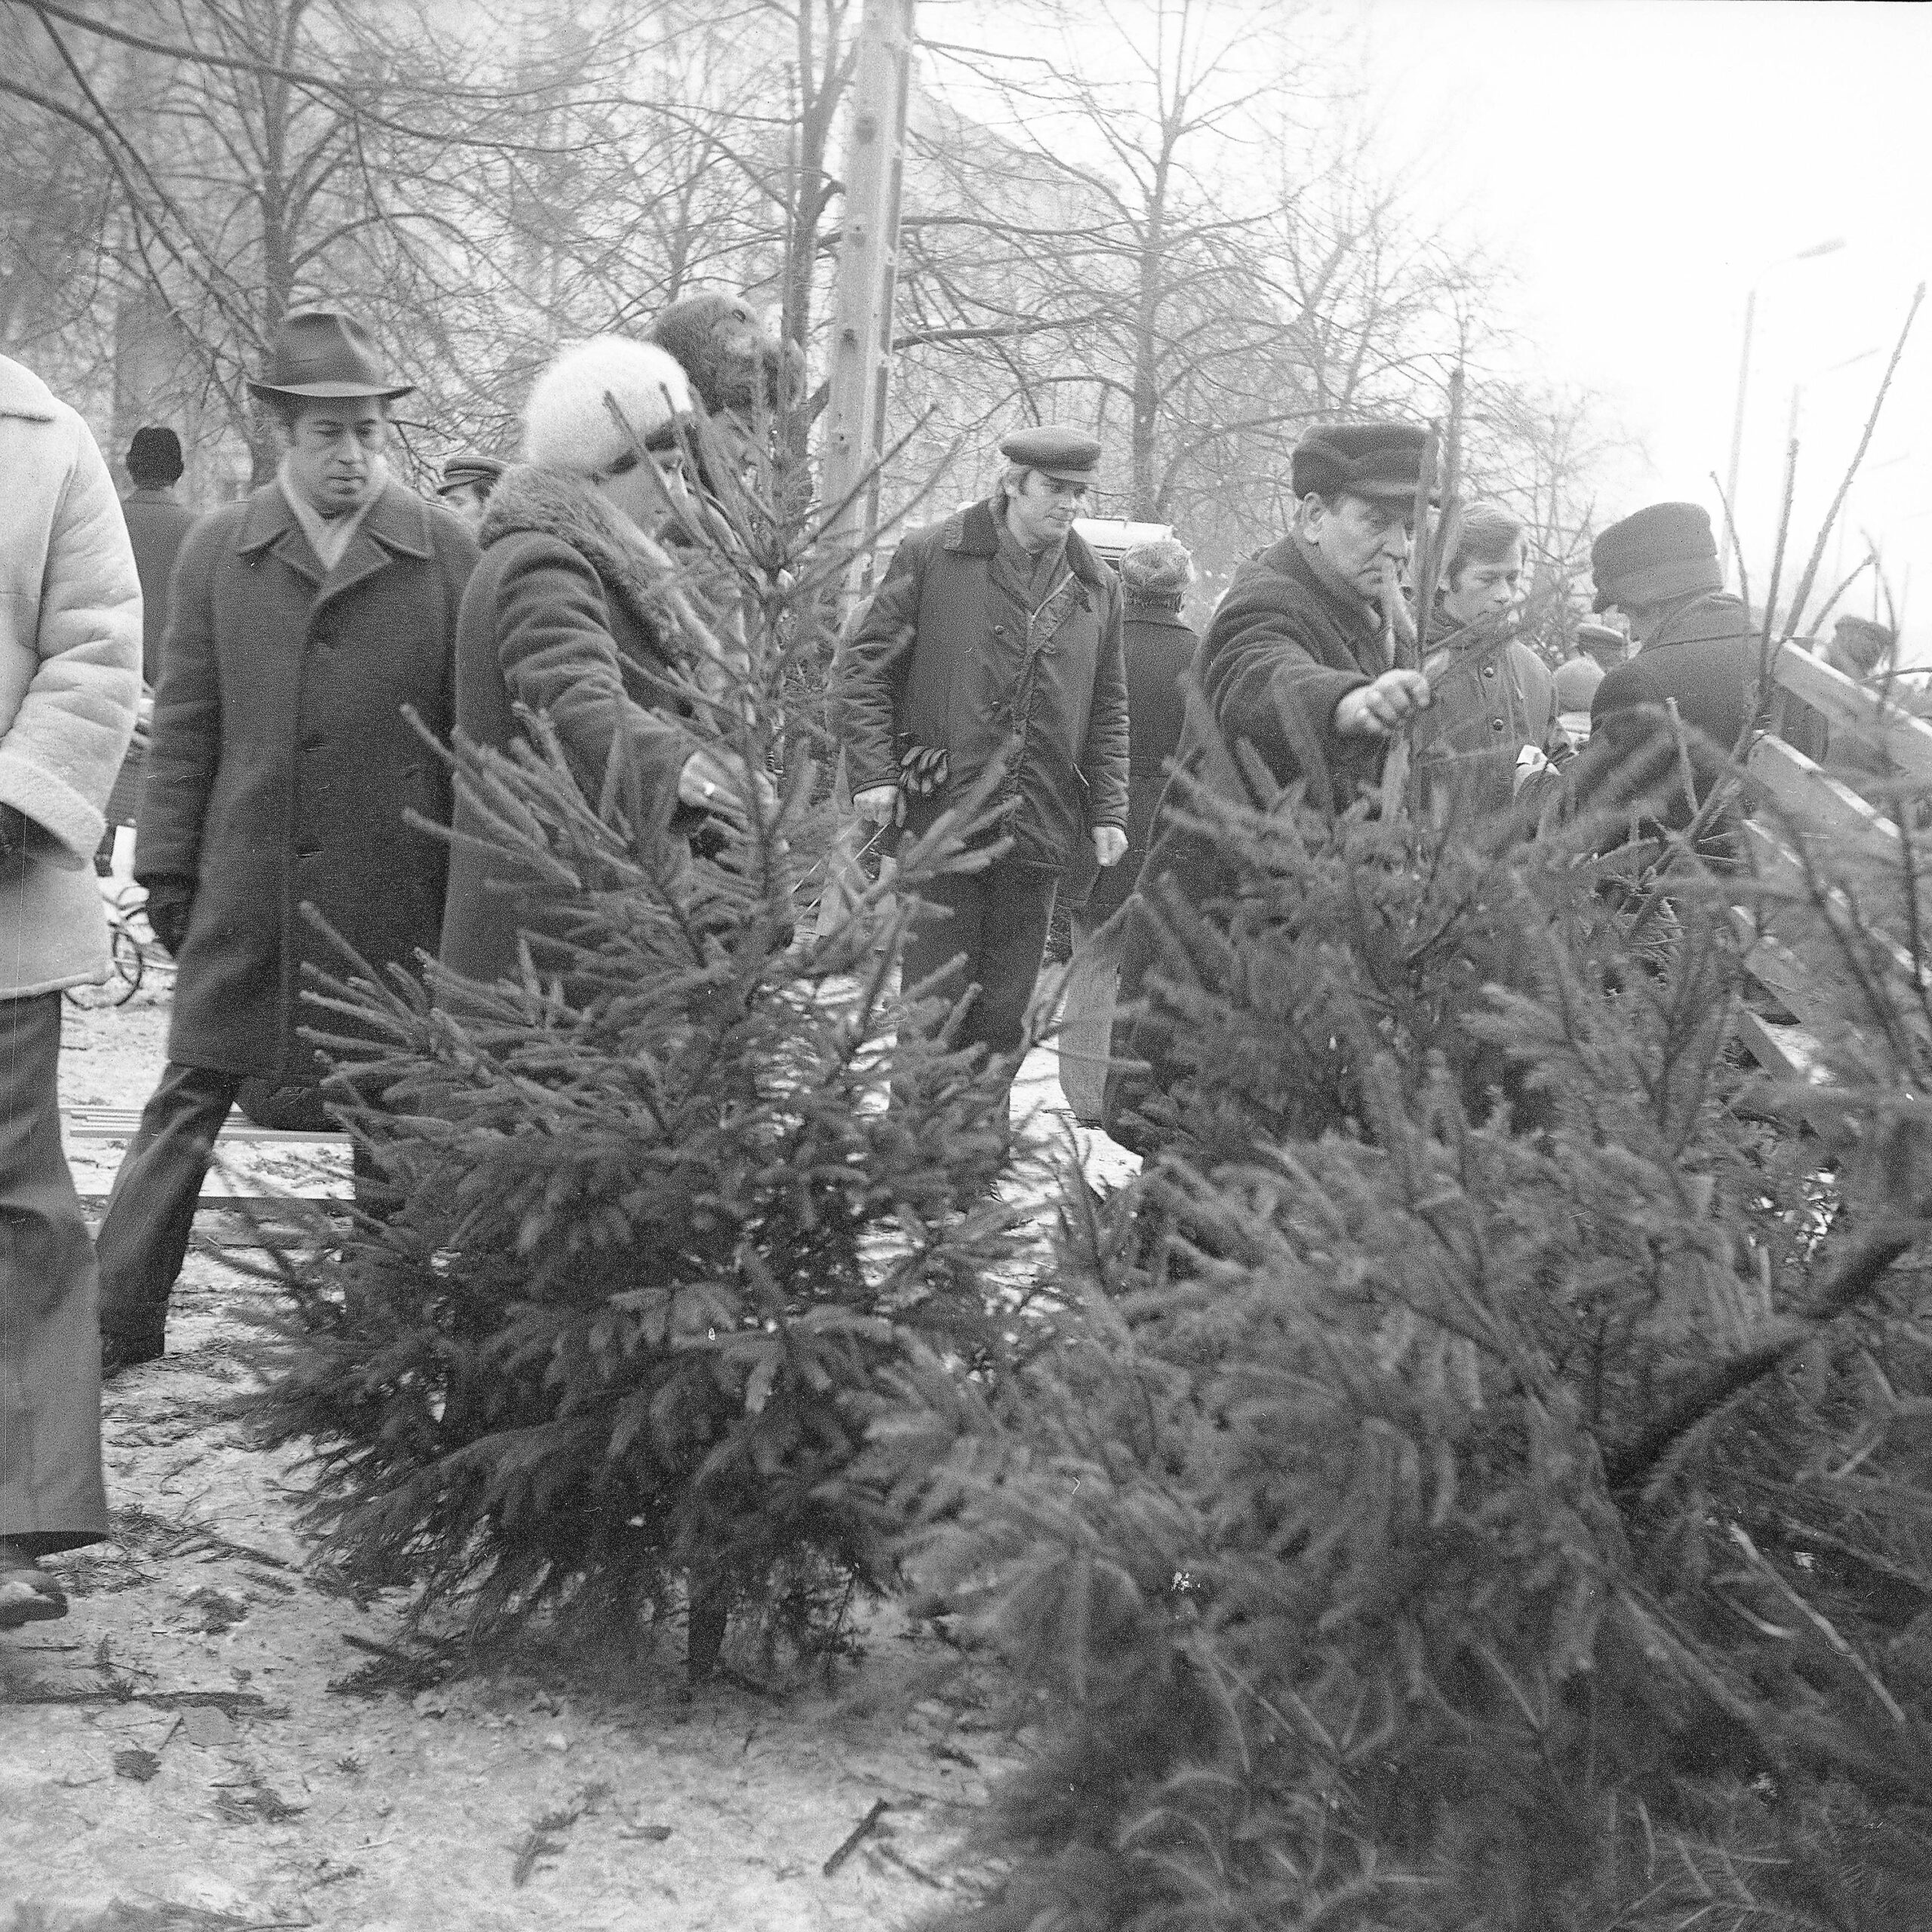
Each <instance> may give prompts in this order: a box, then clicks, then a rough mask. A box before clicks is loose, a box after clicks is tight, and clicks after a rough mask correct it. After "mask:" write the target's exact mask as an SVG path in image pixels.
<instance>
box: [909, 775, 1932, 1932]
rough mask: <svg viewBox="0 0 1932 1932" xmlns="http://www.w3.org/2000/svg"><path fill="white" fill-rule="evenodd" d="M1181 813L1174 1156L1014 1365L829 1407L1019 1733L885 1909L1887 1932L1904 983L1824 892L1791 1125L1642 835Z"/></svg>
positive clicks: (1736, 954) (1890, 954) (1687, 894)
mask: <svg viewBox="0 0 1932 1932" xmlns="http://www.w3.org/2000/svg"><path fill="white" fill-rule="evenodd" d="M1186 809H1187V810H1188V811H1189V813H1190V814H1192V816H1193V817H1195V820H1197V822H1198V826H1199V827H1200V829H1201V831H1202V832H1204V834H1205V835H1207V837H1209V838H1211V840H1212V841H1213V844H1214V849H1215V850H1216V851H1217V853H1218V854H1221V855H1222V856H1223V857H1224V858H1225V859H1226V861H1227V863H1228V865H1229V869H1230V872H1231V875H1232V884H1230V886H1229V890H1228V891H1226V894H1224V895H1223V896H1222V897H1219V898H1217V900H1214V902H1213V903H1211V904H1208V905H1207V906H1192V905H1190V904H1189V903H1188V902H1187V901H1186V899H1184V898H1183V897H1180V896H1177V895H1176V896H1171V897H1166V898H1164V900H1163V901H1162V906H1161V912H1162V918H1163V922H1164V928H1165V931H1166V934H1167V939H1168V945H1167V947H1166V950H1165V952H1164V964H1163V966H1162V968H1161V971H1159V972H1158V974H1156V975H1155V989H1154V993H1153V997H1154V998H1155V1001H1157V1003H1158V1004H1159V1005H1160V1006H1161V1008H1162V1009H1163V1010H1164V1011H1165V1012H1166V1013H1167V1014H1168V1017H1170V1018H1171V1020H1174V1022H1175V1025H1174V1032H1173V1038H1174V1041H1175V1042H1176V1046H1175V1051H1176V1054H1177V1078H1176V1079H1175V1081H1174V1093H1175V1096H1176V1104H1175V1107H1174V1114H1173V1117H1172V1123H1171V1124H1172V1126H1173V1128H1174V1134H1175V1138H1174V1140H1173V1142H1172V1143H1171V1145H1170V1146H1169V1147H1168V1149H1167V1150H1166V1151H1165V1152H1164V1153H1163V1155H1161V1158H1159V1159H1158V1160H1157V1161H1154V1162H1153V1163H1152V1164H1150V1165H1149V1168H1148V1169H1147V1170H1146V1171H1145V1172H1144V1173H1143V1175H1142V1177H1140V1179H1139V1180H1137V1182H1136V1183H1134V1184H1133V1185H1132V1186H1131V1187H1130V1188H1128V1189H1126V1190H1124V1192H1121V1193H1119V1194H1117V1195H1115V1196H1114V1197H1112V1198H1111V1199H1110V1200H1109V1201H1106V1202H1105V1203H1100V1202H1098V1201H1094V1200H1091V1199H1089V1198H1087V1197H1086V1195H1084V1192H1081V1191H1078V1190H1076V1191H1075V1193H1074V1194H1073V1195H1072V1197H1071V1198H1069V1203H1068V1212H1067V1217H1066V1229H1067V1232H1066V1238H1065V1241H1064V1244H1063V1247H1064V1254H1063V1272H1064V1274H1065V1275H1066V1279H1067V1281H1068V1283H1069V1287H1070V1291H1072V1292H1075V1293H1076V1294H1078V1296H1079V1297H1080V1300H1081V1307H1080V1309H1079V1310H1078V1313H1077V1315H1072V1316H1069V1317H1068V1318H1066V1320H1065V1321H1063V1323H1062V1324H1061V1325H1060V1331H1059V1335H1058V1338H1057V1341H1056V1343H1055V1345H1054V1346H1053V1347H1052V1348H1051V1349H1050V1350H1048V1352H1045V1353H1044V1354H1043V1355H1041V1356H1040V1357H1039V1358H1037V1359H1036V1360H1035V1361H1032V1362H1031V1363H1030V1364H1027V1365H1026V1366H1025V1367H1023V1369H1021V1370H1020V1371H1019V1372H1018V1373H1017V1374H1015V1375H1014V1376H1013V1377H1010V1378H1008V1380H1007V1381H1006V1382H1005V1383H1004V1384H1002V1385H1001V1387H1000V1388H999V1389H998V1391H997V1392H995V1394H994V1395H993V1396H992V1398H991V1399H986V1398H983V1397H982V1396H981V1395H980V1393H979V1392H977V1391H975V1390H973V1389H965V1388H962V1387H961V1385H960V1384H959V1383H958V1382H957V1381H956V1380H954V1379H952V1378H950V1377H947V1376H946V1375H945V1374H944V1373H943V1368H942V1366H941V1365H940V1364H939V1363H937V1361H934V1362H932V1363H930V1364H927V1365H926V1366H925V1367H924V1368H923V1369H921V1368H920V1367H918V1366H916V1365H915V1368H914V1369H913V1370H912V1371H911V1372H909V1373H908V1374H905V1375H903V1376H902V1377H901V1378H900V1392H901V1401H900V1405H899V1406H898V1407H897V1409H896V1411H894V1413H893V1414H891V1416H890V1417H888V1418H886V1419H885V1420H882V1421H881V1423H879V1424H878V1425H876V1426H875V1432H874V1443H873V1451H872V1453H873V1454H874V1456H875V1457H876V1458H877V1459H878V1461H879V1463H880V1464H881V1468H882V1469H883V1470H884V1472H886V1476H887V1479H888V1480H890V1481H897V1483H899V1484H900V1485H901V1487H902V1491H903V1493H905V1494H908V1495H910V1494H913V1493H915V1492H916V1493H918V1494H923V1496H924V1499H925V1502H924V1507H925V1511H926V1516H925V1524H924V1529H923V1530H922V1531H921V1534H920V1536H919V1537H918V1540H917V1547H916V1555H915V1559H914V1561H913V1564H912V1567H913V1569H914V1571H915V1574H918V1575H919V1576H920V1577H921V1578H922V1580H923V1581H924V1583H925V1584H926V1585H927V1586H928V1587H929V1588H930V1589H931V1590H932V1591H933V1592H934V1593H935V1595H936V1596H937V1598H938V1599H939V1600H941V1601H945V1602H946V1603H947V1604H949V1606H950V1607H952V1609H953V1610H954V1611H955V1612H957V1613H958V1614H959V1615H960V1617H961V1623H962V1626H963V1627H966V1628H969V1629H977V1630H978V1631H979V1632H980V1633H981V1634H982V1635H984V1636H985V1637H986V1638H989V1639H990V1640H991V1641H994V1642H995V1643H996V1644H998V1646H999V1647H1000V1648H1001V1651H1003V1652H1004V1654H1005V1655H1006V1656H1007V1657H1008V1658H1009V1659H1010V1660H1011V1663H1012V1664H1013V1666H1014V1669H1015V1670H1016V1672H1017V1674H1018V1677H1019V1681H1020V1687H1021V1690H1022V1692H1023V1699H1022V1703H1021V1713H1022V1715H1023V1718H1024V1719H1025V1721H1026V1722H1027V1723H1028V1724H1029V1727H1030V1734H1031V1736H1032V1738H1033V1739H1034V1740H1035V1744H1034V1749H1033V1752H1032V1757H1031V1759H1030V1761H1029V1763H1028V1764H1027V1765H1026V1767H1025V1768H1023V1770H1020V1772H1019V1773H1017V1774H1015V1775H1014V1776H1013V1777H1011V1779H1010V1780H1008V1783H1007V1785H1006V1786H1005V1788H1004V1790H1001V1791H996V1792H995V1804H994V1807H993V1810H992V1814H991V1815H990V1817H989V1820H988V1822H987V1823H986V1826H985V1827H984V1829H983V1830H982V1831H981V1832H980V1833H979V1834H978V1837H977V1847H978V1850H979V1851H980V1854H982V1855H983V1857H984V1858H985V1860H986V1863H984V1864H983V1865H982V1866H980V1868H979V1869H980V1875H981V1876H982V1878H983V1884H982V1885H981V1887H980V1888H979V1890H978V1892H977V1897H975V1898H974V1900H973V1901H972V1902H971V1903H961V1904H959V1905H957V1906H951V1907H949V1908H947V1909H945V1910H943V1911H942V1912H940V1915H939V1916H938V1918H937V1921H936V1922H937V1924H940V1925H943V1926H944V1927H948V1928H950V1929H951V1932H966V1928H972V1932H1040V1928H1044V1927H1054V1928H1055V1932H1154V1929H1155V1928H1159V1932H1171V1928H1175V1927H1201V1928H1207V1927H1213V1928H1215V1929H1216V1932H1263V1928H1267V1932H1281V1928H1287V1927H1296V1928H1302V1927H1306V1928H1311V1932H1312V1928H1314V1927H1322V1928H1324V1932H1371V1928H1373V1932H1609V1928H1611V1927H1618V1928H1630V1929H1631V1932H1635V1929H1636V1928H1643V1929H1644V1932H1663V1929H1664V1928H1666V1927H1690V1926H1700V1927H1724V1928H1725V1929H1726V1932H1758V1929H1759V1928H1761V1929H1762V1932H1770V1928H1773V1927H1778V1928H1792V1927H1810V1928H1816V1929H1817V1932H1824V1928H1827V1927H1829V1928H1835V1932H1903V1929H1904V1928H1906V1927H1912V1926H1915V1925H1918V1924H1923V1923H1924V1920H1925V1909H1926V1908H1925V1900H1926V1899H1927V1897H1932V1803H1928V1801H1927V1791H1928V1789H1932V1785H1929V1784H1928V1773H1932V1751H1929V1750H1928V1746H1932V1728H1929V1727H1928V1725H1929V1724H1932V1540H1928V1534H1927V1531H1928V1512H1927V1508H1926V1497H1927V1495H1928V1494H1932V1489H1928V1481H1932V1433H1928V1431H1927V1426H1926V1418H1927V1416H1928V1415H1932V1364H1929V1363H1928V1359H1927V1351H1926V1349H1925V1346H1924V1312H1925V1293H1926V1286H1927V1284H1926V1278H1925V1276H1924V1272H1923V1270H1922V1269H1921V1268H1919V1267H1918V1266H1915V1254H1916V1250H1915V1243H1916V1242H1917V1241H1918V1239H1919V1238H1920V1237H1921V1235H1922V1234H1923V1233H1924V1232H1925V1231H1926V1230H1927V1228H1928V1226H1932V1222H1928V1214H1932V1122H1928V1121H1927V1118H1926V1116H1925V1112H1924V1103H1923V1101H1922V1099H1921V1096H1922V1095H1923V1094H1924V1092H1925V1091H1927V1087H1926V1082H1927V1078H1928V1076H1932V1018H1928V1015H1929V1014H1932V1008H1928V1007H1927V1002H1926V997H1925V993H1924V980H1923V975H1922V968H1915V966H1914V965H1913V964H1912V961H1911V959H1910V958H1906V957H1903V955H1902V954H1901V952H1900V948H1899V947H1898V946H1896V945H1895V944H1893V945H1887V944H1881V943H1876V942H1875V941H1874V940H1873V939H1872V936H1871V935H1870V934H1869V933H1868V934H1863V935H1861V933H1860V931H1859V929H1858V927H1857V919H1856V916H1855V913H1854V911H1853V910H1852V909H1850V908H1849V907H1848V903H1847V902H1846V901H1845V900H1842V899H1833V898H1832V897H1830V895H1829V894H1823V893H1821V894H1820V907H1821V908H1822V909H1823V915H1824V916H1826V918H1835V919H1837V920H1838V921H1839V926H1838V937H1839V938H1840V940H1841V942H1842V944H1843V947H1844V952H1845V955H1846V957H1847V959H1848V960H1849V959H1853V958H1856V959H1857V961H1858V962H1859V963H1860V965H1861V967H1862V969H1863V971H1865V972H1866V977H1867V985H1866V995H1867V997H1866V1004H1864V1006H1863V1008H1861V1009H1860V1011H1858V1013H1857V1014H1856V1015H1855V1016H1854V1017H1857V1019H1858V1020H1859V1022H1860V1026H1859V1030H1858V1039H1859V1041H1862V1043H1863V1044H1860V1045H1858V1046H1857V1047H1856V1048H1855V1049H1854V1048H1847V1053H1846V1055H1845V1056H1844V1057H1841V1058H1840V1060H1838V1073H1839V1075H1840V1077H1841V1084H1839V1085H1838V1087H1837V1088H1835V1089H1834V1091H1833V1094H1832V1100H1831V1102H1830V1104H1829V1106H1821V1105H1820V1101H1819V1096H1818V1094H1817V1090H1815V1089H1811V1090H1807V1091H1804V1092H1793V1091H1787V1090H1785V1089H1783V1088H1779V1087H1777V1086H1775V1085H1774V1084H1771V1083H1769V1082H1767V1081H1766V1080H1765V1079H1764V1078H1762V1077H1761V1076H1760V1075H1758V1074H1757V1073H1756V1072H1755V1069H1752V1067H1751V1066H1750V1065H1749V1063H1748V1062H1746V1060H1744V1059H1743V1057H1742V1056H1741V1055H1740V1054H1739V1052H1738V1051H1737V1048H1736V1047H1735V1046H1734V1044H1733V1043H1732V1032H1733V1027H1732V1023H1733V1020H1734V1015H1735V1014H1736V1011H1737V1006H1738V1002H1739V1001H1740V1000H1741V999H1742V998H1744V997H1745V989H1744V984H1743V980H1742V978H1741V976H1740V943H1741V942H1740V939H1739V937H1738V934H1739V927H1738V924H1737V921H1736V919H1735V917H1734V912H1733V910H1732V908H1733V906H1734V904H1735V903H1737V901H1738V900H1740V899H1747V898H1749V897H1752V896H1753V895H1754V894H1757V893H1758V887H1757V886H1756V885H1755V884H1754V883H1753V882H1752V881H1750V880H1749V879H1748V878H1737V877H1735V876H1734V877H1730V878H1724V879H1722V880H1715V879H1712V878H1709V877H1708V876H1706V875H1703V873H1702V872H1700V868H1699V867H1698V866H1697V863H1696V860H1695V857H1694V854H1691V853H1690V852H1689V851H1687V850H1685V849H1679V850H1678V851H1676V852H1675V853H1673V854H1672V855H1671V857H1672V860H1673V863H1672V868H1671V869H1670V870H1669V871H1668V872H1665V873H1663V874H1661V875H1658V874H1655V873H1652V872H1647V871H1645V870H1644V869H1642V868H1641V866H1639V865H1638V863H1637V857H1636V856H1634V855H1626V858H1625V859H1624V860H1622V861H1620V862H1619V863H1620V865H1621V866H1622V868H1623V875H1622V877H1621V878H1620V879H1619V880H1617V881H1611V879H1610V878H1608V876H1607V875H1608V873H1609V872H1611V870H1613V869H1614V868H1611V867H1609V866H1606V865H1605V864H1604V863H1599V862H1595V861H1593V860H1592V859H1591V858H1590V857H1589V853H1590V851H1591V849H1592V843H1593V841H1592V838H1591V837H1590V836H1589V833H1591V832H1595V831H1597V830H1600V828H1589V827H1583V828H1579V829H1578V831H1577V835H1575V836H1574V837H1572V838H1564V837H1563V836H1560V835H1555V834H1553V833H1546V835H1545V836H1544V837H1543V838H1540V839H1538V840H1537V841H1533V842H1530V843H1523V842H1520V841H1512V840H1511V839H1509V838H1507V837H1506V836H1504V835H1501V834H1500V833H1499V832H1497V830H1496V829H1495V828H1491V829H1489V830H1488V831H1487V832H1484V831H1481V830H1480V829H1478V830H1474V831H1472V829H1470V828H1467V827H1460V826H1452V827H1449V828H1446V829H1439V830H1438V829H1432V828H1430V827H1428V826H1422V825H1420V824H1418V823H1417V822H1416V821H1415V820H1412V819H1409V818H1406V817H1395V818H1392V819H1389V820H1383V821H1380V822H1377V821H1376V820H1371V819H1370V818H1368V817H1365V816H1364V815H1362V814H1360V813H1358V814H1355V815H1352V816H1350V817H1345V818H1343V819H1340V820H1334V819H1327V818H1323V817H1319V816H1318V815H1316V814H1314V813H1312V812H1310V811H1304V810H1301V809H1299V808H1297V804H1296V803H1295V801H1294V800H1293V799H1292V798H1266V799H1262V798H1257V799H1256V800H1254V801H1252V802H1249V803H1241V804H1235V803H1233V802H1232V801H1229V800H1227V799H1226V798H1220V797H1217V796H1215V795H1211V794H1207V793H1205V792H1196V793H1195V794H1194V795H1192V798H1190V799H1189V801H1188V804H1187V807H1186ZM1911 810H1912V808H1906V811H1905V812H1904V813H1903V815H1902V818H1901V823H1909V819H1910V815H1911ZM1926 884H1927V881H1926V879H1925V878H1924V877H1923V876H1921V874H1920V862H1917V861H1915V862H1913V863H1912V864H1909V865H1907V866H1905V867H1904V868H1903V869H1902V870H1901V872H1900V875H1899V876H1898V877H1897V878H1896V879H1895V880H1894V885H1895V887H1896V888H1897V890H1898V891H1900V892H1902V893H1905V894H1921V895H1922V894H1924V891H1925V888H1926ZM1866 903H1867V904H1868V906H1869V903H1871V901H1870V899H1869V893H1868V895H1867V899H1866ZM1926 903H1932V900H1927V901H1926ZM1791 912H1792V907H1791V906H1789V905H1784V906H1781V908H1780V916H1786V915H1789V914H1790V913H1791ZM1888 975H1889V976H1890V977H1889V978H1888V977H1887V976H1888ZM1859 1054H1862V1055H1863V1059H1860V1058H1858V1057H1857V1055H1859Z"/></svg>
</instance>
